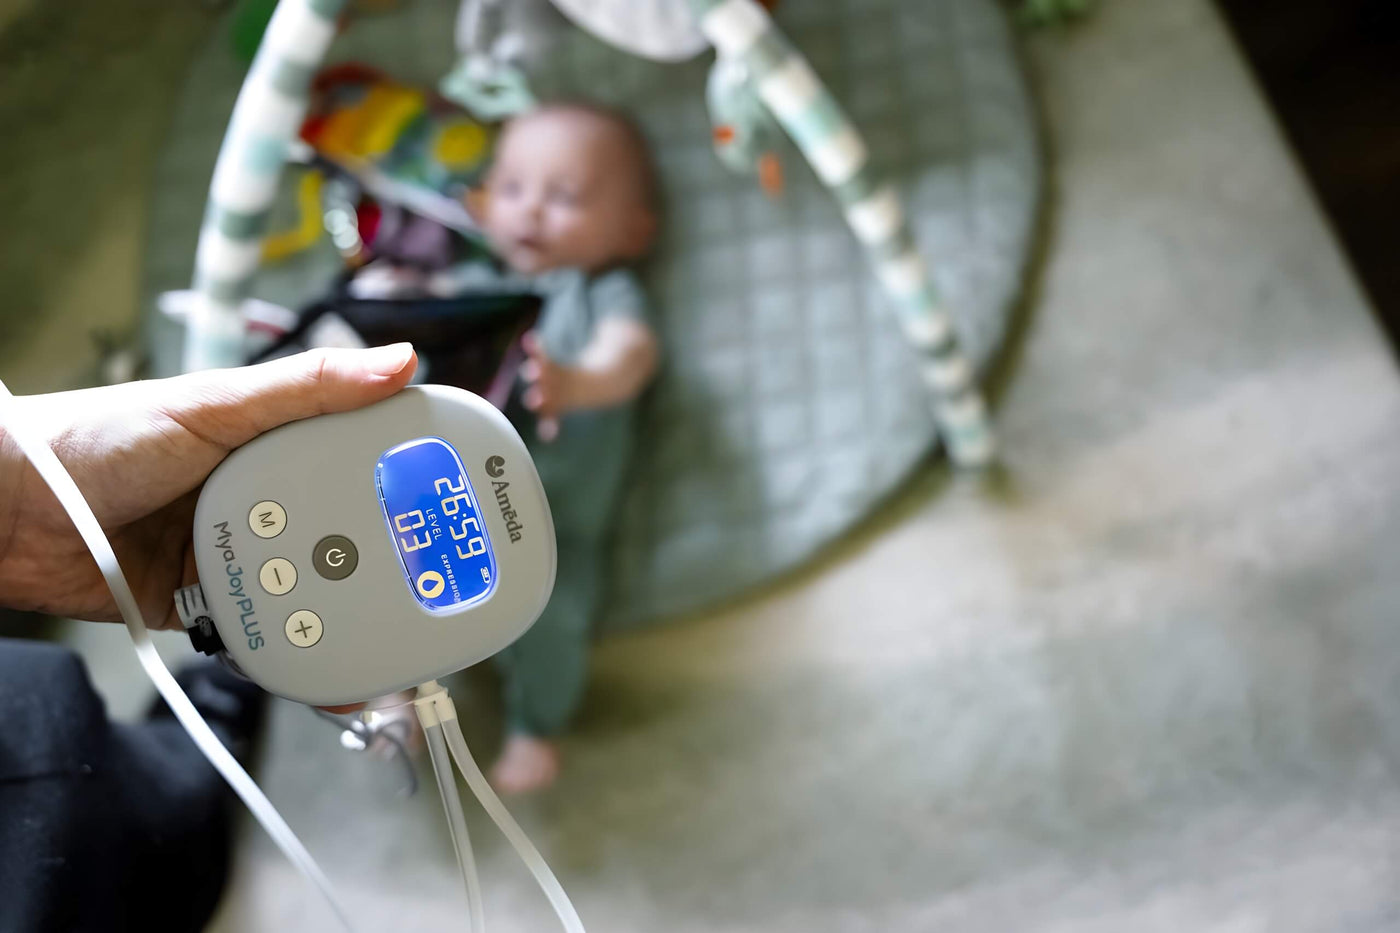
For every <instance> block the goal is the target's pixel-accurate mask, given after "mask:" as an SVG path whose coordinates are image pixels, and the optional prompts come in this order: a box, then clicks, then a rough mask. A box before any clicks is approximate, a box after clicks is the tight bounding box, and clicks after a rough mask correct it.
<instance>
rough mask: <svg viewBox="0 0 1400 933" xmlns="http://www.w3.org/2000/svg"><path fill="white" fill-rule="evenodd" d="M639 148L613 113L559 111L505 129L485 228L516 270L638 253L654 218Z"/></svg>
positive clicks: (593, 263) (589, 264)
mask: <svg viewBox="0 0 1400 933" xmlns="http://www.w3.org/2000/svg"><path fill="white" fill-rule="evenodd" d="M644 157H645V156H644V154H641V153H637V152H636V151H635V144H634V143H633V141H632V140H631V139H630V138H629V137H628V135H627V134H626V132H625V131H624V130H622V129H621V128H619V127H617V126H614V125H613V124H612V123H611V122H610V121H608V120H607V119H606V118H603V117H600V116H598V115H595V114H591V113H587V112H578V111H570V110H557V111H555V110H550V111H544V112H542V113H539V114H534V115H527V116H525V117H521V118H518V119H517V120H515V121H514V122H513V123H511V124H510V126H509V127H507V128H506V131H505V132H504V133H503V134H502V136H501V139H500V141H499V142H498V144H497V147H496V160H495V163H494V165H493V167H492V169H491V174H490V176H489V177H488V179H487V182H486V188H487V198H486V206H485V211H486V213H485V217H484V223H483V226H484V228H485V230H486V234H487V236H488V237H490V240H491V245H492V247H493V248H494V249H495V250H496V253H497V254H498V255H499V256H500V257H501V258H502V259H503V260H504V261H505V262H506V264H507V265H509V266H510V267H511V268H512V269H514V270H515V271H516V272H520V273H523V274H526V275H534V274H537V273H540V272H547V271H549V270H550V269H559V268H565V267H573V268H579V269H584V270H587V271H593V270H596V269H600V268H602V267H604V266H607V265H610V264H612V263H616V262H626V261H629V260H633V259H638V258H640V257H641V256H642V254H643V253H645V252H646V249H647V247H648V246H649V245H650V240H651V233H652V228H653V225H654V221H653V218H652V213H651V209H650V207H649V205H648V204H647V198H646V193H645V190H644V178H643V172H644V167H643V164H642V163H641V162H639V159H641V158H644Z"/></svg>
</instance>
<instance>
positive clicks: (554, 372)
mask: <svg viewBox="0 0 1400 933" xmlns="http://www.w3.org/2000/svg"><path fill="white" fill-rule="evenodd" d="M520 345H521V347H522V348H523V349H524V350H525V355H526V356H527V357H528V359H526V360H525V362H524V363H521V364H520V376H521V378H522V379H524V380H525V386H526V387H525V394H524V395H523V396H522V398H521V401H523V402H524V403H525V407H526V408H528V409H529V410H530V411H532V412H534V413H535V416H536V418H537V419H538V421H537V422H536V425H535V430H537V431H538V432H539V435H540V440H542V441H552V440H554V438H555V437H557V436H558V435H559V416H560V415H562V414H564V413H565V412H568V411H569V410H570V409H571V408H573V405H572V404H571V399H570V392H569V387H570V384H571V381H572V380H571V379H570V376H571V375H572V371H571V369H570V368H569V367H568V366H563V365H561V364H559V363H556V362H555V361H554V360H552V359H550V358H549V354H547V353H546V352H545V350H544V346H543V345H542V344H541V343H540V338H539V337H538V336H537V335H536V334H535V332H534V331H531V332H530V333H528V334H526V335H525V336H524V337H522V338H521V340H520Z"/></svg>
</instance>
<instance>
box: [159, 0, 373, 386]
mask: <svg viewBox="0 0 1400 933" xmlns="http://www.w3.org/2000/svg"><path fill="white" fill-rule="evenodd" d="M344 6H345V0H282V2H281V3H279V4H278V5H277V11H276V12H275V13H274V14H273V15H272V20H271V22H269V23H268V26H267V31H266V32H265V33H264V34H263V41H262V45H261V46H260V47H259V48H258V54H257V56H256V57H254V59H253V64H252V67H250V68H249V70H248V76H247V77H246V78H244V79H243V88H242V90H240V91H239V92H238V102H237V103H236V104H234V107H233V116H232V118H231V119H230V120H229V125H228V131H227V132H226V133H225V134H224V142H223V145H222V146H221V147H220V148H219V159H218V161H217V162H216V163H215V164H214V180H213V182H212V184H211V185H210V188H209V206H208V208H207V209H206V211H205V215H204V225H203V227H202V228H201V229H200V231H199V247H198V249H197V250H196V252H195V267H194V268H195V278H194V288H195V291H196V292H197V293H198V295H199V300H198V301H196V302H195V305H194V307H193V308H192V309H191V314H190V319H189V325H188V328H189V329H188V331H187V333H186V335H185V358H184V368H185V371H187V372H189V371H191V370H197V369H210V368H212V367H216V366H237V365H240V364H242V363H243V360H244V346H243V337H244V329H245V328H244V321H243V315H242V306H243V301H244V299H246V298H247V297H248V293H249V289H250V287H251V285H252V281H253V276H254V274H256V272H257V270H258V262H259V259H260V257H261V255H262V240H263V236H264V234H265V233H266V232H267V222H268V216H269V214H270V213H271V210H272V203H273V200H274V199H275V198H276V196H277V182H278V179H279V178H280V177H281V174H282V166H283V164H285V162H286V161H287V150H288V147H289V146H290V145H291V142H292V140H293V139H295V138H296V135H297V131H298V130H299V129H300V128H301V122H302V120H303V118H305V116H306V109H307V106H308V102H309V101H308V96H307V95H308V90H309V88H310V85H311V78H312V76H313V75H314V74H315V73H316V69H317V68H318V67H319V66H320V64H321V61H322V60H323V59H324V58H325V56H326V49H327V48H329V47H330V44H331V40H332V39H333V38H334V37H335V32H336V19H337V17H339V16H340V11H341V9H342V8H343V7H344Z"/></svg>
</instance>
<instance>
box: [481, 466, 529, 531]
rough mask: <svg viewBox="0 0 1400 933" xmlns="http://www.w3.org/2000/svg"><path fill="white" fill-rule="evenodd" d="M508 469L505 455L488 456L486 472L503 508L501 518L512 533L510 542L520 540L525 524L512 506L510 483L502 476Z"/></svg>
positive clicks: (497, 500) (499, 505)
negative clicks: (509, 490)
mask: <svg viewBox="0 0 1400 933" xmlns="http://www.w3.org/2000/svg"><path fill="white" fill-rule="evenodd" d="M505 471H506V459H505V457H497V456H491V457H487V458H486V474H487V475H488V476H490V477H491V490H492V491H493V492H494V493H495V494H496V505H497V506H498V507H499V508H500V510H501V518H503V519H505V523H506V533H507V534H509V535H510V543H511V544H514V543H515V542H517V541H519V540H520V538H521V537H522V536H523V535H524V534H525V526H524V525H522V524H521V523H520V514H519V513H518V512H516V511H515V509H514V508H512V507H511V504H510V493H509V492H507V490H508V489H510V483H508V482H506V481H505V480H503V479H501V478H500V477H501V476H502V474H504V473H505Z"/></svg>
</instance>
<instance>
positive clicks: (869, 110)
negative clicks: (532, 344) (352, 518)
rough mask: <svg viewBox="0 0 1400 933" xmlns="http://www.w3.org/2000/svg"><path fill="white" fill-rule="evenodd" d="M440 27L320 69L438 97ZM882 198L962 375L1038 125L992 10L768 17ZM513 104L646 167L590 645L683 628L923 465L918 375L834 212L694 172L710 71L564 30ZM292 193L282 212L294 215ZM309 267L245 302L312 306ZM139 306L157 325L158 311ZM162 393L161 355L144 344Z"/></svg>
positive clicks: (192, 201) (180, 179) (206, 135)
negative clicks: (611, 517) (600, 593)
mask: <svg viewBox="0 0 1400 933" xmlns="http://www.w3.org/2000/svg"><path fill="white" fill-rule="evenodd" d="M454 16H455V4H454V3H433V2H425V0H418V2H407V3H405V4H403V6H402V7H401V8H400V9H398V10H396V11H394V12H392V13H387V14H382V15H376V16H367V17H362V18H360V19H357V20H355V21H354V22H353V23H352V25H351V26H350V28H349V29H348V30H347V31H346V32H345V33H344V34H343V35H341V36H340V37H339V38H337V39H336V41H335V43H334V44H333V45H332V47H331V52H330V56H329V61H331V62H335V61H345V60H356V61H362V62H366V63H369V64H372V65H375V66H376V67H378V68H380V69H382V70H384V71H386V72H389V73H391V74H393V75H394V76H395V77H396V78H398V79H399V80H401V81H404V82H412V83H418V84H422V85H425V86H433V85H435V84H436V83H437V81H438V80H439V79H440V78H441V77H442V75H443V74H445V73H446V72H447V71H448V70H449V68H450V67H451V66H452V64H453V53H454V50H453V48H452V41H451V36H452V23H453V18H454ZM775 19H776V20H777V22H778V24H779V26H780V27H781V28H782V29H783V30H784V31H785V32H786V33H787V35H788V36H789V38H791V39H792V41H793V42H794V44H795V45H796V46H797V47H798V48H799V49H801V50H802V52H803V53H804V54H805V55H806V56H807V57H808V59H809V60H810V61H811V63H812V65H813V66H814V68H815V69H816V70H817V72H818V73H819V74H820V75H821V76H822V78H824V79H825V80H826V82H828V84H829V86H830V87H831V89H832V90H833V92H834V93H835V94H836V96H837V97H838V98H839V99H840V100H841V101H842V102H843V103H844V104H845V105H846V106H847V107H848V108H849V112H850V113H851V116H852V117H853V118H854V120H855V122H856V124H857V125H858V126H859V127H860V128H861V129H862V130H863V131H864V133H865V134H866V138H867V141H868V142H869V145H870V150H871V152H872V154H873V159H874V163H875V165H876V167H877V168H878V169H879V170H880V171H881V173H882V174H884V175H886V176H888V177H891V178H893V179H894V180H896V181H897V182H898V184H899V189H900V192H901V195H902V196H903V198H904V202H905V205H906V208H907V210H908V212H909V214H910V217H911V222H912V225H913V228H914V232H915V235H916V237H917V239H918V243H919V246H920V249H921V250H922V252H923V253H924V255H925V256H926V258H927V259H928V260H929V262H930V264H931V268H932V270H933V276H934V278H935V280H936V281H937V283H938V285H939V287H940V288H941V290H942V292H943V294H944V295H945V296H946V297H947V300H948V304H949V305H950V306H951V310H952V313H953V316H954V318H955V319H956V321H957V324H958V330H959V334H960V336H961V338H962V341H963V345H964V347H965V348H966V350H967V352H968V354H969V355H970V356H971V357H972V358H973V359H974V360H975V361H976V362H977V363H978V364H979V365H982V366H985V364H986V363H987V361H988V360H989V359H990V358H991V357H992V356H993V355H994V353H995V352H996V350H997V348H998V346H999V345H1000V343H1001V340H1002V338H1003V336H1004V334H1005V330H1006V325H1007V319H1008V315H1009V308H1010V306H1011V304H1012V302H1013V301H1014V299H1015V297H1016V295H1017V293H1018V290H1019V285H1020V280H1021V276H1022V273H1023V270H1024V267H1025V264H1026V258H1027V254H1028V252H1029V249H1030V246H1031V237H1032V229H1033V227H1034V219H1035V212H1036V209H1037V205H1038V199H1039V188H1040V183H1041V177H1040V167H1039V152H1038V149H1037V145H1036V138H1035V129H1034V117H1033V114H1032V108H1031V104H1030V102H1029V99H1028V95H1027V93H1026V89H1025V86H1024V82H1023V79H1022V75H1021V72H1020V69H1019V67H1018V64H1017V60H1016V53H1015V49H1014V46H1013V39H1012V36H1011V35H1010V33H1009V30H1008V27H1007V24H1006V23H1005V21H1004V18H1003V15H1002V12H1001V10H1000V8H999V7H998V4H997V3H996V0H791V2H786V3H781V4H779V6H778V8H777V12H776V15H775ZM560 22H561V29H560V39H559V41H558V44H557V45H556V46H554V47H553V48H552V49H551V51H550V53H549V54H548V56H547V57H546V58H545V60H544V61H543V62H542V63H540V64H539V65H538V66H537V67H536V68H535V69H534V71H533V72H532V75H531V80H532V83H533V85H534V87H535V89H536V91H537V92H538V93H539V95H540V96H542V97H546V98H548V97H551V96H557V95H567V96H586V97H590V98H594V99H598V100H602V101H606V102H609V103H613V104H616V105H619V106H621V107H623V108H625V109H626V110H627V111H628V112H630V113H632V114H634V115H635V116H636V118H637V120H638V121H639V122H640V124H641V125H642V127H643V129H644V130H645V132H646V134H647V136H648V138H649V139H650V140H651V141H652V144H653V146H654V149H655V153H656V158H657V161H658V164H659V166H660V171H661V178H662V183H663V187H664V197H665V203H666V218H665V229H664V235H663V239H662V243H661V247H660V249H659V251H658V253H657V256H656V258H655V259H654V260H653V261H652V262H651V263H650V265H649V267H648V268H647V269H646V270H644V271H645V281H646V283H647V286H648V291H649V295H650V298H651V300H652V302H653V305H654V308H655V311H656V316H657V323H658V326H659V328H660V330H661V333H662V336H663V339H664V342H665V347H666V354H667V356H666V368H665V371H664V373H663V375H662V376H661V377H660V379H659V380H658V382H657V384H656V386H655V388H654V389H653V391H652V393H651V395H650V397H649V398H648V399H647V400H646V403H645V405H644V406H643V414H642V418H641V426H640V433H639V445H638V452H637V457H636V461H635V463H634V468H633V474H632V475H633V482H632V483H631V486H630V489H629V492H628V494H627V496H626V501H625V503H624V505H623V509H622V514H621V515H620V516H619V523H618V535H617V541H616V544H615V561H614V575H613V580H612V599H611V604H610V609H609V611H608V612H607V613H606V615H605V619H604V625H605V627H608V628H618V627H626V626H629V625H635V624H639V623H642V622H645V621H647V620H649V619H653V618H657V617H661V616H666V615H673V614H676V613H680V612H685V611H689V610H693V609H697V608H699V607H701V606H704V605H707V604H710V603H713V602H715V601H716V600H719V599H723V598H725V597H728V596H731V595H733V594H735V593H737V592H739V591H741V590H743V589H745V588H748V587H751V586H753V585H755V584H757V583H760V582H762V581H764V580H766V579H769V578H771V577H773V576H774V575H776V574H779V573H782V572H783V571H786V570H789V569H791V568H793V567H794V566H796V565H797V564H799V563H800V562H802V561H803V560H805V559H807V558H808V557H810V556H811V555H812V554H813V553H814V552H816V551H817V550H818V549H819V548H821V547H822V546H823V545H825V544H827V543H828V542H830V541H832V540H833V539H834V538H835V537H837V536H838V535H840V534H841V533H842V532H843V531H845V530H847V529H848V528H850V527H851V526H852V525H853V524H854V523H855V522H857V521H859V520H860V519H861V518H862V517H863V516H865V515H866V514H867V513H868V512H869V511H870V510H871V509H872V508H873V507H874V506H875V505H877V504H878V503H879V502H880V501H881V499H883V498H884V497H885V496H887V495H888V494H889V493H890V491H891V490H892V489H893V488H894V487H895V486H896V485H898V484H899V483H900V482H901V480H903V479H904V478H906V477H907V476H908V475H909V473H910V472H911V471H912V470H913V469H914V468H915V467H916V466H917V465H918V464H919V463H920V462H921V461H923V459H924V458H925V457H926V456H927V454H928V453H929V452H930V450H931V449H932V447H933V446H934V445H935V444H936V436H935V431H934V424H933V421H932V419H931V417H930V415H929V406H928V399H927V396H926V390H925V389H924V387H923V386H922V385H921V383H920V381H919V379H918V375H917V371H916V368H915V359H914V356H913V354H912V352H911V351H910V350H909V349H908V347H907V346H906V344H905V342H904V338H903V336H902V335H901V333H900V331H899V329H898V327H897V325H896V323H895V321H894V320H893V318H892V316H891V315H890V314H888V313H887V311H886V310H885V305H884V301H885V299H884V297H883V294H882V293H881V291H880V289H879V287H878V285H877V283H876V281H875V279H874V276H873V275H872V274H871V273H870V271H869V269H868V266H867V263H866V260H865V257H864V255H863V253H862V250H861V248H860V246H859V245H858V244H857V243H856V242H855V240H854V239H853V238H852V236H851V233H850V230H849V229H848V228H847V226H846V224H845V222H844V220H843V218H842V216H841V214H840V211H839V210H838V208H837V206H836V204H835V203H834V202H833V200H832V198H831V195H830V193H829V192H828V191H826V190H825V189H823V188H822V187H821V185H820V184H819V183H818V182H817V180H816V178H815V177H814V176H813V175H812V173H811V172H810V171H809V170H808V169H807V168H806V167H805V166H804V165H803V164H802V163H801V161H800V158H799V156H798V155H797V154H796V152H795V151H792V150H788V151H787V152H785V153H784V156H783V162H784V169H785V171H786V175H787V186H786V190H785V191H784V193H783V195H782V196H781V198H780V199H778V200H772V199H770V198H769V197H768V196H766V195H765V194H764V193H763V192H762V191H761V190H760V189H759V188H758V186H757V184H756V183H755V182H754V181H753V180H752V179H751V178H746V177H740V176H736V175H732V174H730V173H729V172H728V171H727V170H726V169H725V168H724V167H723V166H722V165H721V164H720V162H719V161H718V160H717V159H716V158H715V156H714V154H713V152H712V150H711V135H710V127H709V123H708V120H707V116H706V111H705V102H704V83H705V75H706V71H707V69H708V67H709V63H710V59H711V55H710V53H708V52H706V53H704V54H702V55H700V56H699V57H698V58H696V59H694V60H692V61H689V62H686V63H682V64H666V63H657V62H651V61H646V60H643V59H640V58H636V57H633V56H631V55H629V54H627V53H625V52H622V51H619V50H617V49H614V48H611V47H609V46H606V45H604V44H602V43H601V42H599V41H598V40H596V39H594V38H592V37H590V36H589V35H587V34H585V33H584V32H582V31H581V30H578V29H576V28H571V27H567V28H566V27H563V26H562V23H563V22H564V21H563V20H562V18H561V20H560ZM230 50H231V45H230V42H229V39H228V36H227V32H226V30H221V31H220V32H219V33H218V34H216V35H215V36H214V37H213V38H212V39H211V43H210V46H209V48H208V49H207V50H206V52H205V54H203V55H201V56H200V58H199V59H198V61H196V63H195V65H194V67H193V69H192V72H191V75H190V80H189V85H188V86H187V87H186V89H185V92H184V95H183V97H182V102H181V104H180V107H179V110H178V112H177V114H176V117H175V120H174V126H173V130H172V136H171V140H170V142H169V144H168V145H167V147H166V149H165V151H164V153H163V155H162V160H161V164H160V168H159V171H160V175H159V177H160V179H161V181H160V184H159V190H158V192H157V195H156V200H155V204H154V206H153V213H152V223H151V233H150V243H149V251H148V270H147V272H148V276H147V286H148V289H149V293H150V295H151V296H154V295H155V294H157V293H159V292H160V291H163V290H166V289H176V288H186V287H188V285H189V282H190V275H191V269H192V266H193V259H194V244H195V238H196V234H197V231H198V229H199V222H200V217H201V214H202V211H203V209H204V204H205V198H206V195H207V193H208V184H209V177H210V173H211V171H212V167H213V163H214V157H215V155H216V154H217V150H218V146H219V141H220V139H221V137H222V134H223V131H224V128H225V125H226V123H227V120H228V116H229V112H230V110H231V109H232V106H233V101H234V98H235V96H236V95H237V92H238V87H239V84H240V82H241V80H242V75H243V65H242V63H241V62H240V61H238V60H237V59H235V57H234V56H233V55H232V53H231V51H230ZM292 196H293V195H292V189H288V197H289V198H291V197H292ZM326 259H327V256H326V255H325V254H324V253H322V254H320V255H319V256H318V255H317V254H315V253H313V254H310V255H308V256H303V257H301V258H300V259H298V260H296V261H294V262H292V263H287V264H283V265H280V266H275V267H269V268H267V269H266V270H265V273H264V275H263V276H262V278H261V279H260V287H259V289H257V294H258V295H259V296H260V297H264V298H267V299H269V300H274V301H278V302H281V303H283V304H289V305H292V306H297V305H300V304H302V303H304V302H305V301H307V300H310V299H312V298H314V297H316V296H317V295H319V294H320V293H321V292H323V291H324V289H325V288H326V287H327V285H328V283H329V281H330V277H331V275H332V274H333V266H334V263H333V262H331V263H330V264H329V265H328V264H327V262H326ZM153 303H154V302H152V304H153ZM152 331H153V334H154V344H155V351H156V361H157V368H158V369H161V370H165V371H167V372H168V371H171V370H172V369H173V367H174V365H175V362H174V361H175V360H177V359H178V355H177V354H175V353H173V352H171V351H172V347H173V346H174V345H175V343H176V342H177V341H178V335H177V334H175V333H174V332H173V329H172V328H171V327H170V326H169V325H167V324H165V323H164V322H159V321H157V322H153V326H152Z"/></svg>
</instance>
